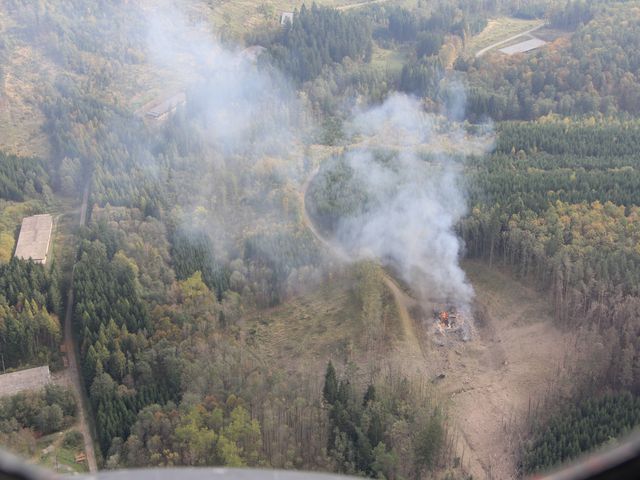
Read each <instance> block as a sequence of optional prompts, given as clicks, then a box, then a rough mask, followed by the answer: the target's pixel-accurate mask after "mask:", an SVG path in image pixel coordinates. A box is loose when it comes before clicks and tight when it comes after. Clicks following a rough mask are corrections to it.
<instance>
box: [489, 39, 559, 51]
mask: <svg viewBox="0 0 640 480" xmlns="http://www.w3.org/2000/svg"><path fill="white" fill-rule="evenodd" d="M546 44H547V42H545V41H544V40H540V39H539V38H532V39H531V40H525V41H524V42H520V43H516V44H515V45H509V46H508V47H504V48H501V49H500V51H501V52H502V53H506V54H507V55H514V54H516V53H525V52H530V51H531V50H535V49H536V48H540V47H542V46H543V45H546Z"/></svg>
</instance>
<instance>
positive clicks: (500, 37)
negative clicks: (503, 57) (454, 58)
mask: <svg viewBox="0 0 640 480" xmlns="http://www.w3.org/2000/svg"><path fill="white" fill-rule="evenodd" d="M540 24H542V21H540V20H522V19H519V18H511V17H498V18H494V19H491V20H489V23H488V24H487V26H486V28H485V29H484V30H483V31H482V32H480V33H479V34H478V35H476V36H475V37H472V38H471V39H470V40H469V42H468V43H467V46H466V51H467V53H468V54H470V55H475V54H476V53H478V52H479V51H480V50H482V49H483V48H487V47H489V46H490V45H493V44H496V43H498V42H501V41H504V40H507V39H508V38H510V37H513V36H514V35H518V34H520V33H523V32H526V31H527V30H529V29H531V28H534V27H535V26H537V25H540Z"/></svg>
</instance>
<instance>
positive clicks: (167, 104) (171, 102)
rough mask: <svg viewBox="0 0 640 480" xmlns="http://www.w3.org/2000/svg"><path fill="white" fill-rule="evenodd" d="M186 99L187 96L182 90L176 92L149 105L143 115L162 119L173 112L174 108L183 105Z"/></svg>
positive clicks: (158, 119)
mask: <svg viewBox="0 0 640 480" xmlns="http://www.w3.org/2000/svg"><path fill="white" fill-rule="evenodd" d="M186 101H187V96H186V95H185V94H184V92H180V93H176V94H175V95H173V96H171V97H169V98H167V99H166V100H163V101H162V102H160V103H158V104H157V105H154V106H153V107H151V108H150V109H149V110H147V113H145V116H146V117H147V118H151V119H153V120H157V121H161V120H164V119H165V118H166V117H167V115H169V114H170V113H173V112H175V111H176V109H177V108H178V107H180V106H181V105H184V104H185V103H186Z"/></svg>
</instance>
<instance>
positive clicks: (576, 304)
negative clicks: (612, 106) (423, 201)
mask: <svg viewBox="0 0 640 480" xmlns="http://www.w3.org/2000/svg"><path fill="white" fill-rule="evenodd" d="M555 127H556V128H557V129H558V130H559V131H560V132H563V131H565V132H566V134H565V135H564V139H565V140H564V142H563V141H562V140H561V139H560V136H559V135H560V134H559V133H558V132H556V133H553V134H551V133H550V135H549V140H548V141H540V140H541V139H542V138H543V137H538V134H539V131H540V130H539V129H540V128H542V130H543V131H544V130H546V129H551V128H552V127H551V126H549V125H546V126H543V127H541V126H540V125H537V124H532V125H530V126H529V127H527V126H525V125H518V126H515V127H513V128H512V127H506V128H505V129H504V130H503V131H502V133H501V135H506V136H507V138H501V139H500V140H499V141H498V146H499V147H498V148H499V149H500V148H502V149H503V150H505V149H509V148H512V150H516V149H517V148H518V147H519V146H523V145H525V144H528V145H534V144H535V145H536V148H535V149H533V148H532V150H533V151H536V150H537V153H528V154H524V153H523V152H524V151H523V150H518V152H519V153H513V154H511V155H505V154H503V153H498V154H494V155H492V156H491V157H490V158H489V159H488V160H487V161H486V162H484V163H480V162H474V163H473V165H474V167H473V168H472V169H471V170H470V173H471V186H472V187H471V191H472V202H473V204H474V205H475V207H474V208H473V209H472V212H471V214H470V215H469V217H468V218H467V219H465V220H464V221H463V222H462V224H461V233H462V236H463V238H464V240H465V242H466V245H467V251H468V253H469V254H470V255H472V256H480V257H485V258H487V259H488V260H489V262H490V263H493V262H498V261H501V262H502V263H504V264H507V265H511V266H512V268H513V269H514V271H515V272H516V273H517V274H518V275H519V276H521V277H523V278H529V279H531V280H533V281H534V282H535V283H537V284H538V285H540V287H541V288H544V289H545V290H547V291H548V293H549V295H550V296H551V299H552V302H553V306H554V311H555V317H556V320H557V321H558V323H559V325H561V326H572V327H577V326H581V327H584V328H586V329H587V330H589V329H594V331H595V332H596V333H595V335H596V337H597V338H598V340H595V339H591V341H599V342H601V344H602V345H603V346H604V350H603V357H602V358H600V359H599V360H598V362H597V364H595V363H594V364H593V365H590V370H591V371H590V373H589V375H590V385H591V388H593V389H594V390H595V391H598V390H599V389H602V388H604V387H606V386H610V387H612V388H615V389H629V390H632V391H638V389H639V388H640V369H638V368H637V365H638V358H640V342H639V341H638V338H640V336H639V335H640V331H638V327H637V322H636V321H635V318H637V316H638V314H639V313H640V311H639V310H638V308H639V307H640V300H639V296H640V290H639V289H638V285H640V255H639V252H638V251H637V249H636V248H635V245H637V242H638V241H639V240H640V231H639V230H638V228H637V225H638V221H637V218H638V216H639V215H640V210H638V206H637V204H638V203H639V202H638V200H639V199H638V197H637V181H638V174H637V165H636V162H635V160H634V158H633V157H630V156H629V157H619V158H618V159H617V161H618V162H624V163H629V165H625V166H623V167H619V170H616V168H618V167H616V166H615V162H614V164H613V165H611V166H610V165H608V159H609V158H610V157H609V155H610V154H609V152H608V151H607V148H606V145H607V142H604V141H603V143H604V144H605V146H604V147H603V148H602V149H599V148H598V147H596V146H595V144H594V143H592V142H591V141H586V142H585V143H586V145H582V144H581V143H580V142H579V141H577V138H582V137H583V136H584V137H585V138H586V137H588V133H587V132H588V127H587V126H586V125H585V124H583V125H581V126H577V127H576V128H568V129H565V126H563V125H562V124H555ZM514 129H515V130H514ZM600 129H605V130H608V131H609V132H610V135H611V136H612V137H617V138H618V139H619V144H618V145H616V147H615V148H613V150H614V152H615V151H619V152H620V153H624V152H626V151H627V149H628V148H630V147H629V144H631V145H633V144H634V143H635V134H634V133H633V132H634V130H635V129H634V128H633V126H631V127H629V128H627V127H626V126H625V125H623V124H620V125H618V130H617V131H614V130H612V129H611V128H610V127H609V126H604V127H602V126H598V125H596V126H594V127H593V138H595V139H598V138H601V134H600V132H599V130H600ZM513 131H515V132H516V135H514V139H513V141H510V140H509V137H508V135H509V134H510V133H511V132H513ZM527 131H528V132H529V133H530V136H528V135H527ZM629 132H631V134H628V133H629ZM511 145H513V146H514V147H515V148H514V147H511ZM572 145H577V147H576V150H577V151H578V152H580V154H576V153H574V152H573V151H572ZM501 146H502V147H501ZM543 148H546V149H547V150H548V151H543V150H541V149H543ZM585 148H586V149H591V150H590V153H594V154H603V155H605V156H603V157H599V156H594V157H582V156H581V154H584V153H585V151H586V150H585ZM549 152H560V154H559V155H552V154H551V153H549ZM554 163H557V168H556V166H554ZM583 165H584V166H586V167H588V169H587V168H585V167H583ZM610 167H613V170H610ZM542 168H547V169H546V170H545V169H542ZM485 189H486V192H485V191H484V190H485ZM563 198H565V199H566V200H567V201H570V202H573V203H566V202H563V201H560V200H559V199H563ZM592 200H593V201H592ZM610 200H613V201H616V202H619V203H618V204H614V203H612V202H611V201H610Z"/></svg>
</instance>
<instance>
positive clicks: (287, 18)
mask: <svg viewBox="0 0 640 480" xmlns="http://www.w3.org/2000/svg"><path fill="white" fill-rule="evenodd" d="M287 22H289V23H293V12H282V15H280V25H285V24H286V23H287Z"/></svg>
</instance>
